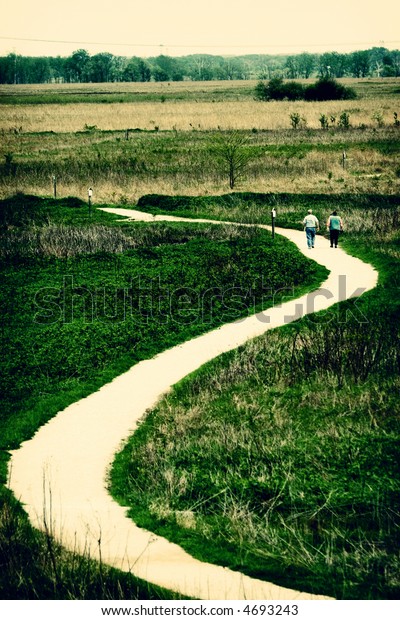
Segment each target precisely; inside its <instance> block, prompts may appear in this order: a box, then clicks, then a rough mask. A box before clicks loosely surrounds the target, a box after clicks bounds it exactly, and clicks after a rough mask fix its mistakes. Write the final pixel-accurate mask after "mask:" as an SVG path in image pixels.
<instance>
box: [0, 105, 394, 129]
mask: <svg viewBox="0 0 400 620" xmlns="http://www.w3.org/2000/svg"><path fill="white" fill-rule="evenodd" d="M344 111H346V112H348V113H349V115H350V122H351V124H352V125H353V126H355V127H359V126H360V125H361V126H362V125H365V126H376V125H377V121H376V120H374V118H373V116H374V114H376V113H377V112H380V113H381V114H382V119H383V122H384V123H385V125H391V124H393V118H394V117H393V115H394V113H395V112H397V113H399V114H400V107H399V106H398V105H396V102H395V101H388V100H387V99H385V98H384V97H382V98H379V97H377V98H374V99H362V100H357V101H352V102H349V101H329V102H305V101H299V102H290V101H279V102H278V101H272V102H262V101H236V102H235V101H226V102H221V101H216V102H214V103H213V102H196V101H195V102H193V101H179V102H178V101H165V102H164V103H162V102H161V101H154V102H148V101H139V102H135V103H76V104H74V105H63V104H44V105H41V104H38V105H18V106H10V105H0V131H3V132H9V131H14V130H15V129H17V130H21V131H22V132H24V133H26V132H43V131H54V132H57V133H58V132H63V133H65V132H76V131H82V130H83V129H84V128H85V126H96V127H98V128H99V129H101V130H121V131H122V130H124V129H127V128H140V129H142V130H153V129H154V128H155V127H158V128H159V129H160V130H163V131H164V130H173V129H176V130H179V131H191V130H197V131H201V130H203V131H207V130H215V129H218V128H219V127H220V128H222V129H253V128H254V129H269V130H277V129H288V128H290V127H291V124H290V114H291V113H292V112H298V113H299V114H300V115H301V116H302V117H303V118H305V119H306V122H307V127H309V128H311V129H319V128H320V127H321V124H320V122H319V118H320V116H321V115H322V114H325V115H327V116H328V117H330V116H335V117H336V119H337V121H338V120H339V117H340V114H341V113H342V112H344Z"/></svg>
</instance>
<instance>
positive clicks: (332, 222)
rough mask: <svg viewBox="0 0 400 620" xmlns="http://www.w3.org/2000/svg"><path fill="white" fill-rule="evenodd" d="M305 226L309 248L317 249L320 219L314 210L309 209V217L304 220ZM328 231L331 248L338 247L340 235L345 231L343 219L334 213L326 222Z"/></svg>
mask: <svg viewBox="0 0 400 620" xmlns="http://www.w3.org/2000/svg"><path fill="white" fill-rule="evenodd" d="M303 226H304V230H305V233H306V239H307V247H308V248H309V249H312V248H314V247H315V236H316V234H317V232H318V231H319V221H318V218H317V217H316V216H315V215H314V214H313V212H312V209H308V212H307V215H306V216H305V218H304V220H303ZM326 229H327V230H328V232H329V241H330V244H331V248H333V247H335V248H337V246H338V240H339V234H340V232H341V231H343V221H342V218H341V217H340V216H339V215H338V214H337V211H333V212H332V213H331V215H330V216H329V217H328V220H327V222H326Z"/></svg>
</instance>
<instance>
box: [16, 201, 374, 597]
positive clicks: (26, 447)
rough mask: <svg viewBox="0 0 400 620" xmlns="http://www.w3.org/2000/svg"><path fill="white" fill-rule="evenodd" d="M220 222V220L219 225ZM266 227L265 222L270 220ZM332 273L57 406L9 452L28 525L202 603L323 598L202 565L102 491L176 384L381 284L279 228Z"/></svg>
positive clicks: (367, 269)
mask: <svg viewBox="0 0 400 620" xmlns="http://www.w3.org/2000/svg"><path fill="white" fill-rule="evenodd" d="M104 210H105V211H108V212H111V213H115V214H118V215H121V216H123V217H129V218H131V219H135V220H145V221H162V220H164V221H197V222H209V221H210V220H187V219H185V218H175V217H172V216H155V217H154V216H152V215H149V214H145V213H142V212H139V211H135V210H127V209H113V208H109V209H104ZM215 223H218V224H220V223H221V222H215ZM264 228H268V227H267V226H264ZM276 232H277V233H278V232H279V233H280V234H282V235H284V236H286V237H288V238H289V239H290V240H291V241H293V242H294V243H295V244H296V245H297V246H298V247H299V249H300V250H301V251H302V252H303V253H304V254H305V255H306V256H308V257H311V258H313V259H314V260H316V261H317V262H319V263H320V264H322V265H325V266H326V267H327V268H328V269H329V270H330V274H329V276H328V278H327V280H326V281H325V282H324V283H323V285H322V286H321V287H320V288H319V289H318V290H317V291H314V292H312V293H309V294H307V295H304V296H302V297H300V298H298V299H295V300H290V301H288V302H286V303H284V304H282V305H281V306H279V307H274V308H271V309H269V310H266V311H265V312H264V313H259V314H257V315H255V316H252V317H248V318H246V319H243V320H240V321H237V322H235V323H230V324H227V325H224V326H222V327H220V328H218V329H215V330H213V331H211V332H208V333H206V334H204V335H202V336H199V337H197V338H194V339H193V340H191V341H188V342H186V343H184V344H182V345H179V346H176V347H173V348H172V349H168V350H167V351H164V352H163V353H160V354H159V355H157V356H155V357H154V358H152V359H151V360H145V361H143V362H140V363H138V364H136V365H135V366H133V367H132V368H131V369H130V370H129V371H127V372H126V373H124V374H122V375H120V376H119V377H117V378H116V379H114V380H113V381H112V382H110V383H108V384H106V385H104V386H103V387H102V388H101V389H100V390H98V391H97V392H95V393H93V394H91V395H90V396H88V397H87V398H84V399H83V400H80V401H79V402H77V403H74V404H72V405H70V406H69V407H67V408H66V409H64V410H63V411H61V412H59V413H58V414H57V415H56V416H55V417H54V418H53V419H52V420H50V421H49V422H48V423H47V424H45V425H44V426H42V427H41V428H40V429H39V430H38V431H37V432H36V434H35V435H34V437H33V438H32V439H31V440H29V441H26V442H24V443H23V444H22V445H21V446H20V448H19V449H18V450H14V451H13V452H12V453H11V459H10V463H9V486H10V489H11V490H12V491H13V492H14V494H15V496H16V498H17V499H19V500H20V501H21V502H22V504H23V505H24V508H25V510H26V511H27V513H28V516H29V518H30V520H31V522H32V524H33V525H34V526H35V527H37V528H38V529H42V530H43V529H44V523H46V524H47V527H48V528H50V530H51V533H52V534H53V536H54V537H55V538H56V539H57V540H59V541H60V542H61V543H62V544H63V545H64V546H65V547H66V548H69V549H71V550H75V551H79V552H84V551H86V552H87V551H89V552H90V555H91V557H93V558H95V559H101V560H102V561H103V562H104V563H106V564H109V565H111V566H114V567H116V568H118V569H121V570H124V571H130V572H132V573H133V574H134V575H136V576H138V577H140V578H142V579H145V580H147V581H149V582H151V583H154V584H157V585H159V586H162V587H165V588H168V589H170V590H173V591H176V592H178V593H180V594H182V595H183V596H187V597H193V598H197V599H202V600H241V599H242V600H243V599H247V600H296V599H321V598H322V599H327V598H329V597H325V596H317V595H311V594H308V593H304V592H299V591H297V590H292V589H289V588H282V587H280V586H276V585H274V584H272V583H269V582H264V581H261V580H258V579H252V578H250V577H247V576H245V575H242V574H241V573H239V572H235V571H231V570H229V569H226V568H223V567H220V566H214V565H212V564H208V563H204V562H200V561H198V560H195V559H194V558H192V557H191V556H190V555H189V554H187V553H186V552H185V551H183V550H182V549H181V548H180V547H179V546H178V545H175V544H172V543H170V542H168V541H167V540H165V539H163V538H161V537H159V536H156V535H154V534H152V533H151V532H147V531H145V530H143V529H140V528H138V527H137V526H136V525H135V524H134V523H133V522H132V521H131V519H129V518H128V517H127V516H126V509H125V508H124V507H122V506H120V505H118V504H117V503H115V502H114V501H113V500H112V498H111V497H110V495H109V494H108V492H107V490H106V481H107V472H108V469H109V467H110V465H111V463H112V460H113V457H114V454H115V453H116V452H117V451H118V450H119V449H120V448H121V447H122V445H123V443H124V441H126V439H127V438H128V437H129V436H130V435H131V434H132V433H133V432H134V430H135V427H136V425H137V423H138V421H139V420H140V418H141V417H142V416H143V414H144V413H145V411H146V410H147V409H149V408H150V407H153V406H154V405H155V404H156V402H157V401H158V400H159V399H160V397H161V396H162V395H163V394H165V393H166V392H167V391H168V390H169V389H170V388H171V386H172V385H173V384H174V383H176V382H177V381H179V380H180V379H181V378H183V377H184V376H185V375H187V374H188V373H190V372H192V371H193V370H195V369H196V368H199V367H200V366H201V365H202V364H204V363H205V362H207V361H209V360H211V359H212V358H214V357H216V356H217V355H219V354H221V353H223V352H225V351H229V350H232V349H234V348H237V347H238V346H240V345H241V344H243V343H244V342H246V341H247V340H249V339H250V338H254V337H256V336H259V335H261V334H263V333H265V332H266V331H267V330H268V329H271V328H274V327H278V326H280V325H283V324H284V323H288V322H290V321H292V320H294V319H295V318H299V317H300V316H303V315H305V314H307V313H310V312H314V311H318V310H324V309H327V308H329V306H331V305H332V304H335V303H336V302H337V301H342V300H344V299H347V298H349V297H354V296H359V295H361V294H362V293H363V292H365V291H366V290H369V289H371V288H373V287H374V286H375V285H376V283H377V278H378V274H377V272H376V271H375V270H374V269H373V268H372V267H371V266H370V265H367V264H365V263H363V262H362V261H360V260H359V259H357V258H354V257H352V256H349V255H347V254H346V253H345V252H344V251H343V250H342V249H341V248H338V249H331V248H329V244H328V242H327V241H326V240H325V239H324V238H322V237H318V238H317V243H316V245H317V247H316V249H314V250H308V249H307V248H306V247H305V235H304V233H302V232H299V231H294V230H283V229H276Z"/></svg>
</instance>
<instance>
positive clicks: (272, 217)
mask: <svg viewBox="0 0 400 620" xmlns="http://www.w3.org/2000/svg"><path fill="white" fill-rule="evenodd" d="M275 218H276V209H272V211H271V224H272V238H273V239H274V238H275Z"/></svg>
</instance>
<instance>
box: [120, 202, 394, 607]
mask: <svg viewBox="0 0 400 620" xmlns="http://www.w3.org/2000/svg"><path fill="white" fill-rule="evenodd" d="M243 207H244V205H242V208H243ZM313 208H314V212H317V211H318V208H316V205H313ZM279 212H280V213H281V215H282V217H286V221H287V222H288V225H290V222H291V221H294V222H296V221H298V219H299V216H300V214H301V212H300V211H299V210H298V209H297V212H296V209H295V208H294V206H291V207H289V208H288V209H287V208H286V207H285V206H284V205H281V207H280V209H279ZM347 215H348V217H347V216H346V219H347V222H348V226H349V229H348V230H351V228H350V226H351V225H353V226H354V231H353V232H351V233H348V238H347V239H346V240H344V239H342V243H346V244H347V245H348V246H349V247H350V246H351V247H352V251H353V252H355V253H357V254H359V255H362V256H363V257H364V258H365V259H367V260H369V261H371V262H373V263H375V264H377V265H379V269H380V282H379V285H378V287H377V288H376V289H375V290H374V291H372V292H370V293H368V294H366V295H364V296H363V298H362V299H361V300H360V301H358V302H357V304H355V302H354V300H353V301H349V302H346V303H344V304H339V305H338V306H337V307H336V308H334V309H332V310H331V312H330V313H329V316H326V315H321V316H319V315H318V314H317V315H316V316H312V317H307V318H305V319H303V320H302V321H299V322H297V323H296V324H294V325H291V326H287V327H285V328H284V329H283V330H279V331H275V332H270V333H268V334H267V335H266V336H265V337H262V338H260V339H257V340H255V341H252V342H251V343H249V344H247V345H246V346H244V347H242V348H241V349H239V350H238V351H236V352H233V353H229V354H227V355H225V356H222V357H221V358H219V359H217V360H215V361H214V362H212V363H210V364H209V365H207V366H206V367H204V368H203V369H201V370H200V371H199V372H197V373H195V374H194V375H193V376H191V377H189V378H187V379H185V380H183V381H182V382H181V383H180V384H178V385H177V386H176V387H175V389H174V390H173V392H172V393H171V394H169V395H168V396H167V397H166V398H165V399H164V400H163V401H162V402H161V403H160V405H159V406H158V407H157V408H155V409H154V410H153V411H151V412H148V417H147V418H146V420H145V421H144V423H143V424H142V425H141V426H140V428H139V430H138V431H137V432H136V433H135V435H134V436H133V437H132V438H131V440H130V442H129V443H128V445H127V447H126V449H125V450H123V451H122V452H121V453H120V454H119V455H118V457H117V459H116V462H115V465H114V470H113V474H112V486H111V489H112V492H113V494H114V495H115V496H116V498H118V499H120V500H121V501H123V502H124V505H126V503H129V505H130V506H131V511H130V514H131V515H132V517H133V518H134V519H135V521H136V522H137V523H139V525H142V526H143V527H146V528H148V529H151V530H152V531H156V532H158V533H160V534H162V535H164V536H167V537H168V538H170V539H171V540H173V541H175V542H179V544H181V545H183V546H184V547H185V548H187V549H188V550H189V551H190V552H191V553H193V554H194V555H197V556H198V557H201V558H202V559H204V560H207V561H215V562H217V563H220V564H223V565H228V566H231V567H233V568H237V569H240V570H243V571H244V572H247V573H249V574H252V575H256V576H258V577H262V578H265V579H271V580H274V581H275V582H278V583H281V584H282V585H289V584H290V585H291V587H298V588H299V589H304V590H307V591H314V592H320V593H321V592H322V593H325V594H329V595H332V596H335V597H336V598H351V599H352V598H354V599H357V598H396V597H398V594H399V592H400V582H399V579H398V576H399V556H398V547H399V542H400V541H399V531H400V529H399V528H400V504H399V499H398V498H399V496H400V494H399V491H400V487H399V477H398V471H399V465H400V463H399V450H398V448H399V431H400V426H399V422H400V409H399V399H398V391H399V387H400V383H399V370H400V332H399V318H400V314H399V304H398V295H396V292H397V291H398V286H399V277H398V274H399V271H398V254H397V259H396V251H397V249H396V248H398V241H399V237H398V226H396V227H395V228H394V227H393V225H394V224H395V222H396V221H397V220H396V219H393V218H397V217H398V209H395V210H390V209H388V211H387V212H386V211H385V210H383V213H382V219H381V220H380V230H378V231H377V232H376V228H377V226H376V219H375V218H374V217H373V216H374V213H373V212H372V213H369V212H368V211H366V210H364V209H362V208H360V207H359V208H358V209H355V208H354V209H353V212H352V214H351V217H350V214H347ZM357 226H358V227H357ZM365 235H367V237H365ZM365 238H368V239H369V242H368V246H367V247H366V243H365ZM360 311H361V312H360ZM171 437H173V438H174V440H173V441H172V440H171ZM127 482H128V485H127Z"/></svg>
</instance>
